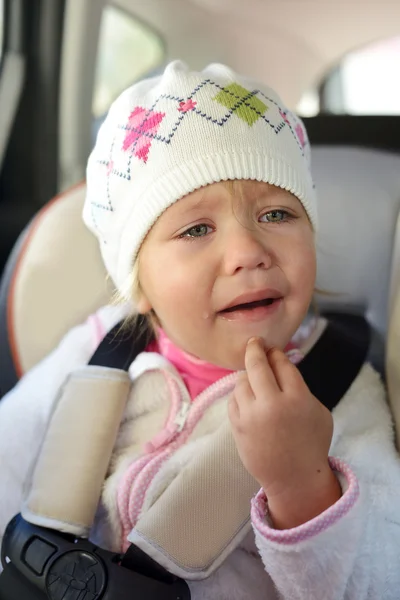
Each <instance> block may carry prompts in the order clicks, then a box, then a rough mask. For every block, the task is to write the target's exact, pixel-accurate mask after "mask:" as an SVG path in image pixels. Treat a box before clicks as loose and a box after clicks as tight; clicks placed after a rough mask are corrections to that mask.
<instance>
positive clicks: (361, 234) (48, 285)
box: [0, 147, 400, 398]
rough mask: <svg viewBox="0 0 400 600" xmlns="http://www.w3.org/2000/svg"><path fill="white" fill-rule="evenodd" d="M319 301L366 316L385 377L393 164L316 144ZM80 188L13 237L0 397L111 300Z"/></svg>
mask: <svg viewBox="0 0 400 600" xmlns="http://www.w3.org/2000/svg"><path fill="white" fill-rule="evenodd" d="M312 158H313V172H314V178H315V182H316V187H317V192H318V198H319V200H318V210H319V221H320V226H319V233H318V236H317V255H318V277H317V288H318V289H320V290H323V291H324V292H327V294H325V293H324V294H317V295H316V299H317V302H318V306H319V308H320V309H321V310H327V309H328V310H329V309H333V310H336V311H343V312H348V313H354V314H359V315H365V317H366V319H367V320H368V322H369V323H370V325H371V327H372V332H373V336H374V337H373V343H372V345H371V357H370V358H371V361H372V363H373V364H374V366H375V367H376V368H377V369H378V370H379V371H380V372H381V373H383V372H384V344H385V340H386V334H387V323H388V316H389V313H388V311H389V286H390V279H391V271H392V254H393V247H394V238H395V230H396V220H397V215H398V211H399V204H400V182H399V179H398V173H399V167H400V157H398V156H396V155H394V154H389V153H387V152H379V151H373V150H361V149H356V148H340V147H336V148H329V147H317V148H315V149H314V150H313V156H312ZM84 197H85V185H84V184H81V185H79V186H77V187H75V188H74V189H72V190H70V191H68V192H66V193H64V194H61V195H60V196H58V197H57V198H55V199H54V200H52V201H51V202H50V203H49V204H48V205H47V206H45V207H44V208H43V209H42V210H41V211H40V212H39V213H38V215H37V216H36V217H35V218H34V219H33V221H32V222H31V223H30V224H29V225H28V226H27V228H26V230H25V231H24V232H23V233H22V234H21V236H20V239H19V240H18V242H17V244H16V246H15V248H14V250H13V252H12V254H11V256H10V258H9V261H8V263H7V265H6V269H5V272H4V274H3V277H2V281H1V285H0V398H1V396H2V395H4V394H5V393H6V392H7V391H8V390H9V389H11V387H13V386H14V385H15V383H16V382H17V380H18V379H19V378H20V377H21V375H23V373H25V372H26V371H27V370H29V369H30V368H31V367H32V366H34V365H35V364H36V363H37V362H39V361H40V360H41V359H42V358H44V356H46V355H47V354H48V353H49V352H50V351H51V350H52V349H53V348H54V347H55V346H56V345H57V343H58V342H59V341H60V339H61V338H62V337H63V335H64V334H65V333H66V332H67V331H68V330H69V329H70V328H71V327H72V326H73V325H76V324H78V323H79V322H81V321H83V320H84V319H85V318H86V317H87V316H88V315H89V314H91V313H92V312H94V311H95V310H96V309H97V308H99V307H100V306H101V305H103V304H107V302H109V301H110V299H111V297H112V294H113V287H112V284H111V282H110V281H107V278H106V273H105V270H104V266H103V264H102V261H101V257H100V253H99V250H98V246H97V241H96V240H95V238H94V236H92V235H91V234H90V233H89V232H88V231H87V230H86V228H85V226H84V225H83V223H82V220H81V211H82V206H83V202H84Z"/></svg>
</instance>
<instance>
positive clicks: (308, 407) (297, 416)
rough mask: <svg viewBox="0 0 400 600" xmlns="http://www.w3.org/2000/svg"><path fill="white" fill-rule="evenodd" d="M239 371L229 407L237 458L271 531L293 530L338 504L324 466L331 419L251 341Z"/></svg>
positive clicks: (290, 373) (288, 369)
mask: <svg viewBox="0 0 400 600" xmlns="http://www.w3.org/2000/svg"><path fill="white" fill-rule="evenodd" d="M245 365H246V373H244V374H242V375H240V376H239V379H238V382H237V384H236V388H235V391H234V394H233V396H232V398H231V400H230V403H229V417H230V420H231V424H232V430H233V435H234V437H235V441H236V445H237V448H238V451H239V455H240V458H241V459H242V462H243V464H244V466H245V467H246V469H247V470H248V471H249V473H250V474H251V475H253V477H254V478H255V479H256V480H257V481H258V482H259V484H260V486H261V487H263V488H264V491H265V493H266V496H267V498H268V506H269V511H270V514H271V517H272V519H273V521H274V524H275V526H276V527H279V528H289V527H294V526H296V525H299V524H300V523H303V522H305V521H307V520H309V519H311V518H313V517H314V516H317V515H318V514H320V513H321V512H322V511H323V510H325V509H326V508H328V507H329V506H330V505H331V504H333V503H334V502H335V501H336V500H338V499H339V498H340V495H341V490H340V486H339V483H338V481H337V479H336V477H335V475H334V474H333V472H332V471H331V469H330V466H329V463H328V452H329V447H330V444H331V440H332V433H333V419H332V415H331V413H330V412H329V410H328V409H327V408H325V406H323V404H321V403H320V402H319V400H317V398H315V396H313V395H312V394H311V392H310V390H309V389H308V387H307V385H306V384H305V382H304V380H303V378H302V376H301V375H300V373H299V371H298V370H297V368H296V367H295V366H294V365H292V364H291V362H290V361H289V359H288V358H287V357H286V356H285V355H284V353H283V352H281V351H280V350H277V349H273V350H270V351H269V352H266V351H265V349H264V347H263V342H262V340H259V339H253V340H251V341H250V342H249V343H248V345H247V348H246V357H245Z"/></svg>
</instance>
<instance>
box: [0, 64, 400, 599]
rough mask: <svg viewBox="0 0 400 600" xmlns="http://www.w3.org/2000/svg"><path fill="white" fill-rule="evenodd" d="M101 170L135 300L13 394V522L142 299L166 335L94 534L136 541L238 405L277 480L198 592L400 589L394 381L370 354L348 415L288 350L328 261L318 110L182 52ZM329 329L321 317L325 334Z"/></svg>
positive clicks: (93, 160) (319, 594) (114, 251)
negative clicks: (47, 434) (299, 112)
mask: <svg viewBox="0 0 400 600" xmlns="http://www.w3.org/2000/svg"><path fill="white" fill-rule="evenodd" d="M87 176H88V177H87V186H88V192H87V200H86V204H85V209H84V220H85V222H86V224H87V225H88V226H89V228H90V229H91V230H92V231H93V232H94V233H95V235H96V236H97V237H98V239H99V241H100V247H101V252H102V256H103V259H104V262H105V264H106V267H107V270H108V272H109V274H110V276H111V277H112V279H113V280H114V282H115V284H116V287H117V289H118V290H119V294H120V296H121V298H123V299H125V300H126V301H127V304H125V306H124V307H122V308H115V307H114V308H112V307H105V308H104V309H102V310H101V311H99V313H97V315H95V316H94V317H92V318H91V319H90V320H89V321H88V323H87V324H84V325H82V326H80V327H78V328H76V329H74V330H72V331H71V332H70V333H69V334H68V336H67V337H66V338H65V339H64V340H63V342H62V343H61V345H60V346H59V348H57V349H56V350H55V351H54V352H53V354H52V355H51V356H50V357H48V358H47V359H46V360H45V361H44V362H43V363H42V364H41V365H39V366H38V367H36V368H35V369H34V370H33V371H32V372H31V373H29V374H28V375H27V376H26V377H25V378H24V379H23V380H22V381H21V382H20V383H19V384H18V386H16V388H15V389H14V390H13V391H12V392H10V394H8V396H7V397H6V398H5V399H3V400H2V402H1V404H0V429H1V431H0V457H1V473H0V478H1V479H0V485H1V489H2V490H4V492H3V493H2V497H1V499H0V519H1V522H0V529H1V533H3V531H4V528H5V526H6V524H7V522H8V520H9V519H10V518H11V517H12V516H13V514H15V513H16V512H18V511H19V509H20V502H21V499H22V491H21V490H22V485H23V483H24V480H25V478H26V476H27V471H28V466H29V462H30V456H31V454H32V450H33V449H34V448H37V447H38V444H39V443H40V439H41V437H42V436H43V435H44V431H45V428H46V424H47V422H48V419H49V415H50V413H51V408H52V405H53V404H54V399H55V397H56V395H57V391H58V389H59V388H60V386H61V385H62V383H63V381H64V379H65V377H66V375H67V374H68V373H70V372H71V371H73V370H74V369H76V368H77V367H79V366H81V365H84V364H85V363H86V362H87V361H88V360H89V358H90V356H91V354H92V352H93V350H94V348H95V346H96V345H97V344H98V342H99V339H96V341H95V342H94V341H93V335H92V329H91V327H92V324H93V323H94V324H95V328H94V329H95V330H96V331H97V332H98V331H99V325H101V327H103V329H104V333H105V332H106V331H108V330H109V329H111V328H112V326H113V325H115V323H117V322H118V321H119V320H120V318H121V316H122V315H124V316H127V317H128V316H129V317H130V316H131V315H132V312H135V313H140V314H144V315H148V317H149V321H150V322H151V324H152V326H153V328H154V330H155V332H156V341H155V342H153V343H152V344H150V346H149V347H148V348H147V349H146V352H144V353H142V354H140V355H139V356H138V357H137V358H136V359H135V361H134V362H133V363H132V365H131V367H130V375H131V379H132V382H133V383H132V388H131V393H130V398H129V401H128V405H127V408H126V413H125V416H124V419H123V421H122V423H121V426H120V431H119V436H118V439H117V443H116V445H115V448H114V453H113V457H112V461H111V464H110V469H109V473H108V476H107V479H106V481H105V484H104V491H103V495H102V502H101V511H99V523H98V526H97V531H96V533H94V534H96V536H97V539H100V541H101V543H102V544H103V545H106V546H108V547H109V548H112V549H115V550H120V549H121V548H125V547H126V545H127V537H128V536H129V535H130V533H131V530H132V529H133V528H134V526H135V524H136V522H137V520H138V517H139V516H140V515H143V514H144V513H145V512H146V510H147V508H148V507H149V506H150V504H151V498H152V497H154V496H155V495H157V493H159V492H160V490H162V489H165V488H166V487H168V485H169V482H170V481H172V480H173V478H174V476H175V475H176V473H177V472H179V470H180V469H182V466H184V465H188V464H190V461H191V459H192V458H193V457H194V456H195V455H196V453H198V451H199V449H201V448H202V445H203V444H204V441H206V440H207V436H208V435H209V434H210V433H212V432H213V431H215V430H216V429H217V427H218V426H219V425H220V423H221V420H223V419H224V418H226V417H225V416H226V412H228V415H229V419H230V423H231V427H232V432H233V435H234V439H235V442H236V446H237V450H238V453H239V455H240V457H241V460H242V462H243V464H244V466H245V468H246V469H247V470H248V472H249V473H250V474H251V475H252V476H253V477H254V478H255V479H256V480H257V481H258V483H259V486H260V491H259V493H258V494H257V495H256V497H255V498H254V499H253V501H252V505H251V518H252V525H253V531H252V533H251V534H250V535H249V536H248V537H247V538H246V539H245V541H244V542H243V543H242V544H240V545H239V547H237V548H236V549H234V550H233V551H232V553H231V554H230V555H229V556H228V557H227V558H226V560H225V561H224V562H223V564H222V565H221V566H220V567H219V568H218V570H216V571H215V572H214V573H212V574H211V575H210V576H209V577H208V578H206V579H204V580H202V581H190V582H189V586H190V590H191V595H192V598H194V599H210V600H211V599H214V598H218V599H220V600H223V599H225V598H226V599H228V598H229V599H233V598H234V599H238V600H239V599H244V598H250V597H251V598H254V599H258V598H259V599H260V600H261V599H266V598H268V599H269V600H273V599H275V598H278V597H282V598H285V599H287V600H288V599H298V600H309V599H310V598H315V599H318V600H320V599H322V598H324V599H327V600H333V599H349V600H350V599H351V600H361V599H367V598H368V599H376V600H378V599H379V600H382V599H387V600H389V599H395V598H398V594H399V589H400V588H399V586H400V568H399V566H400V563H399V553H400V506H399V502H398V490H399V489H400V462H399V459H398V456H397V454H396V451H395V448H394V444H393V429H392V422H391V417H390V414H389V410H388V408H387V405H386V402H385V397H384V390H383V387H382V385H381V383H380V381H379V377H378V375H377V374H376V373H375V372H374V371H373V369H372V368H371V366H369V365H368V364H366V365H364V367H363V368H362V370H361V372H360V374H359V375H358V377H357V379H356V380H355V381H354V383H353V385H352V387H351V388H350V390H349V391H348V392H347V393H346V394H345V396H344V397H343V399H342V400H341V401H340V403H339V405H338V406H337V407H336V409H335V410H334V413H333V415H332V414H331V413H330V412H329V411H328V410H327V409H326V408H325V407H324V406H323V405H322V404H321V403H320V401H319V399H318V398H316V397H315V396H313V395H312V394H311V392H310V391H309V389H308V387H307V385H306V384H305V382H304V380H303V379H302V377H301V376H300V373H299V372H298V370H297V368H296V367H295V366H294V365H293V364H292V362H291V361H290V360H289V358H288V356H287V354H289V355H290V356H292V355H293V348H294V347H295V348H296V347H298V345H299V342H298V337H297V338H296V337H295V338H293V336H294V334H295V332H296V331H298V330H299V327H300V326H301V324H302V322H303V320H304V319H305V316H306V314H307V311H308V308H309V305H310V302H311V299H312V294H313V289H314V282H315V272H316V257H315V231H316V227H317V211H316V199H315V195H314V188H313V183H312V178H311V174H310V170H309V144H308V140H307V135H306V132H305V130H304V127H303V125H302V123H301V122H300V121H299V119H297V118H296V117H295V116H294V115H293V114H292V113H291V112H290V111H288V110H287V109H286V108H285V107H284V105H283V104H282V101H281V100H280V98H279V97H278V96H277V95H276V94H275V93H274V92H273V91H272V90H271V89H269V88H268V87H266V86H259V85H255V84H254V83H251V82H250V81H248V80H246V79H244V78H242V77H240V76H238V75H237V74H235V73H233V72H232V71H231V70H229V69H228V68H226V67H224V66H222V65H211V66H210V67H208V68H207V69H206V70H205V71H203V72H201V73H196V72H191V71H189V70H188V69H187V67H186V66H185V65H184V64H182V63H180V62H174V63H172V64H170V65H169V66H168V67H167V69H166V70H165V73H164V74H163V76H162V77H160V78H155V79H151V80H148V81H144V82H141V83H139V84H136V85H134V86H133V87H131V88H130V89H128V90H127V91H126V92H124V93H123V94H122V95H121V96H120V98H119V99H118V100H117V101H116V102H115V103H114V105H113V106H112V107H111V109H110V112H109V115H108V117H107V119H106V121H105V123H104V125H103V126H102V128H101V130H100V133H99V136H98V140H97V143H96V147H95V149H94V151H93V153H92V155H91V157H90V159H89V164H88V172H87ZM132 300H133V304H134V306H135V310H134V311H132V310H131V308H130V306H131V304H130V303H131V302H132ZM323 328H324V322H323V321H321V320H320V321H317V322H316V323H315V326H314V328H313V329H312V332H311V333H310V336H309V337H308V339H307V340H306V345H308V347H310V346H312V344H313V341H315V340H316V339H317V338H318V335H319V334H320V333H321V331H322V330H323ZM293 339H294V340H295V341H296V344H293ZM291 340H292V342H291ZM295 359H296V360H299V352H297V354H296V356H295ZM293 360H294V359H293V358H292V361H293ZM296 360H294V362H296ZM339 375H340V374H338V376H339ZM183 433H185V434H186V433H187V435H186V437H185V436H184V435H183ZM180 439H184V441H185V443H184V444H179V440H180ZM168 449H169V450H171V451H170V452H164V451H165V450H168ZM172 449H173V451H172ZM162 456H164V457H165V458H164V459H162V460H161V459H160V457H162ZM155 465H156V466H157V468H155ZM225 501H226V503H229V502H230V498H226V499H225Z"/></svg>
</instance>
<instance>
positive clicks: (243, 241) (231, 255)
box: [223, 224, 272, 275]
mask: <svg viewBox="0 0 400 600" xmlns="http://www.w3.org/2000/svg"><path fill="white" fill-rule="evenodd" d="M238 225H239V224H238ZM223 243H224V245H223V252H224V270H225V273H226V274H227V275H234V274H235V273H236V272H237V271H239V270H240V269H248V270H251V269H257V268H260V269H269V268H270V266H271V264H272V254H271V252H270V250H269V249H268V247H267V243H266V241H265V240H261V239H260V234H259V233H258V232H256V231H251V230H250V229H246V228H245V227H243V226H240V225H239V226H238V227H236V228H235V231H234V232H233V231H231V232H230V234H228V236H227V239H225V240H224V242H223Z"/></svg>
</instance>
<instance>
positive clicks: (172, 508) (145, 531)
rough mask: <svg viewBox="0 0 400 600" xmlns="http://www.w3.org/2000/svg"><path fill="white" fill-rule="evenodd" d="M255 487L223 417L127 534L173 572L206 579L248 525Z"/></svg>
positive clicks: (237, 541) (238, 539)
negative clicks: (218, 425)
mask: <svg viewBox="0 0 400 600" xmlns="http://www.w3.org/2000/svg"><path fill="white" fill-rule="evenodd" d="M259 488H260V485H259V484H258V483H257V482H256V480H255V479H253V478H252V477H251V475H249V473H248V472H247V471H246V469H245V468H244V466H243V464H242V462H241V460H240V457H239V454H238V452H237V449H236V446H235V442H234V439H233V435H232V432H231V429H230V425H229V421H228V419H226V421H225V422H224V423H223V424H222V425H221V426H220V427H219V428H218V430H217V431H216V432H215V433H214V434H213V435H212V436H211V439H210V441H209V443H208V444H207V446H206V447H205V448H204V449H203V451H202V452H200V453H199V454H197V455H196V456H195V457H194V458H193V459H192V460H191V462H190V463H189V465H188V466H187V467H186V468H185V469H183V470H182V471H180V473H179V474H178V476H177V477H176V478H175V480H174V481H173V482H172V483H171V484H170V485H169V487H168V488H167V489H166V490H165V492H164V493H163V494H162V495H161V496H160V497H159V498H158V500H156V502H155V503H154V504H153V506H152V507H151V508H150V509H149V510H148V511H147V512H146V513H145V515H144V516H143V517H142V518H140V519H139V521H138V523H137V524H136V527H135V528H134V529H133V531H132V532H131V534H130V535H129V537H128V539H129V541H131V542H132V543H134V544H135V545H136V546H139V547H140V548H141V549H142V550H143V551H145V552H146V553H147V554H148V555H150V556H151V557H152V558H153V559H154V560H156V561H157V562H158V563H159V564H161V565H162V566H163V567H165V568H166V569H167V570H168V571H170V572H171V573H174V574H175V575H178V576H179V577H183V578H185V579H189V580H195V579H204V578H206V577H208V576H209V575H210V574H211V573H212V572H213V571H215V570H216V569H217V568H218V567H219V566H220V565H221V563H222V562H223V561H224V560H225V558H226V557H227V556H228V554H230V552H232V550H233V549H234V548H236V546H237V545H238V544H239V543H240V542H241V541H242V540H243V538H244V537H245V535H246V534H247V533H248V532H249V531H250V528H251V523H250V500H251V498H252V497H253V496H254V494H256V493H257V492H258V490H259Z"/></svg>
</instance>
